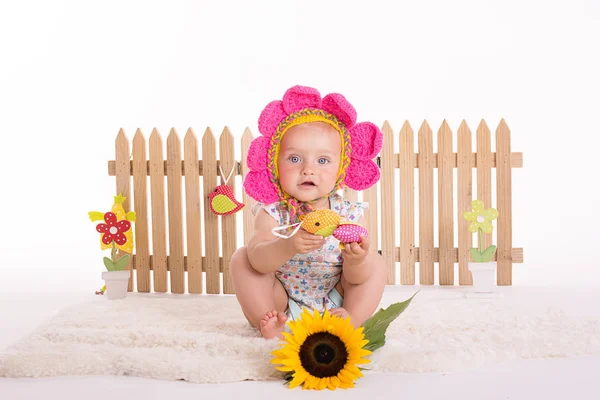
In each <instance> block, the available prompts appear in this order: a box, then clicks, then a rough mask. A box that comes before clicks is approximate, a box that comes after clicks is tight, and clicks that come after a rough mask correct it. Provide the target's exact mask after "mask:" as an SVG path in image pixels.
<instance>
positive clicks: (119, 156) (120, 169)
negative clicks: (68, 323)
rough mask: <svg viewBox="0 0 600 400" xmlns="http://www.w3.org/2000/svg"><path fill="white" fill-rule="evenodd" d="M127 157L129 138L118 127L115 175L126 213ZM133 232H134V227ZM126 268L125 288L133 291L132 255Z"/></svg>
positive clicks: (128, 190)
mask: <svg viewBox="0 0 600 400" xmlns="http://www.w3.org/2000/svg"><path fill="white" fill-rule="evenodd" d="M129 158H130V155H129V140H128V139H127V136H125V131H124V130H123V129H119V134H118V135H117V139H116V140H115V162H116V172H115V175H116V181H117V182H116V183H117V194H119V193H120V194H122V195H123V196H124V197H125V201H123V209H124V210H125V212H126V213H127V212H129V211H131V201H130V197H131V189H130V188H129V186H130V182H131V166H130V163H129ZM133 232H134V234H135V232H136V231H135V227H134V231H133ZM125 254H127V253H125V252H124V251H121V250H119V251H118V252H117V258H119V259H120V258H121V257H122V256H124V255H125ZM126 269H128V270H129V271H130V274H131V275H130V276H129V281H128V283H127V290H128V291H129V292H131V291H133V257H131V258H130V259H129V262H128V263H127V267H126Z"/></svg>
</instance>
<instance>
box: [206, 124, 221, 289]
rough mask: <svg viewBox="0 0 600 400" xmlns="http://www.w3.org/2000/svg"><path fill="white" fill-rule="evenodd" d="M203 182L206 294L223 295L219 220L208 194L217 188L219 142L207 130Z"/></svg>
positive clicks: (208, 129)
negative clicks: (213, 210) (211, 206)
mask: <svg viewBox="0 0 600 400" xmlns="http://www.w3.org/2000/svg"><path fill="white" fill-rule="evenodd" d="M202 181H203V186H204V194H203V196H204V242H205V243H204V253H205V257H206V293H208V294H219V293H221V285H220V282H219V281H220V279H219V278H220V272H221V265H220V264H221V260H220V259H219V219H218V218H217V217H218V216H217V215H216V214H214V213H213V212H212V211H211V210H210V205H209V201H208V197H207V196H208V193H210V192H211V191H212V190H214V189H215V187H216V186H217V142H216V141H215V137H214V135H213V133H212V131H211V130H210V128H207V129H206V131H205V132H204V136H202Z"/></svg>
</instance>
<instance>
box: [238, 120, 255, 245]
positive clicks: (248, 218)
mask: <svg viewBox="0 0 600 400" xmlns="http://www.w3.org/2000/svg"><path fill="white" fill-rule="evenodd" d="M252 139H254V136H253V135H252V132H250V129H249V128H246V129H245V130H244V134H243V135H242V142H241V145H242V162H241V166H242V177H244V176H246V174H247V173H248V163H247V162H246V154H248V149H249V148H250V142H252ZM242 181H243V179H242ZM242 199H243V203H244V204H245V206H244V208H243V209H242V214H243V225H244V246H246V245H248V241H249V240H250V238H251V237H252V234H253V233H254V216H253V215H252V207H253V206H254V204H256V201H255V200H254V199H253V198H251V197H250V196H248V194H247V193H246V191H245V190H242Z"/></svg>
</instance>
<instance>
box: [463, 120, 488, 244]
mask: <svg viewBox="0 0 600 400" xmlns="http://www.w3.org/2000/svg"><path fill="white" fill-rule="evenodd" d="M476 159H477V198H478V199H479V200H481V201H483V204H484V205H485V208H490V207H492V145H491V140H490V129H489V128H488V126H487V124H486V123H485V121H484V120H483V119H482V120H481V123H480V124H479V127H478V128H477V157H476ZM467 211H468V210H467ZM478 236H479V235H478ZM482 239H483V240H482V241H481V243H479V238H477V242H478V245H479V246H480V247H481V249H487V248H488V246H489V245H490V244H491V243H492V235H482Z"/></svg>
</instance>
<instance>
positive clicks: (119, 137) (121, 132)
mask: <svg viewBox="0 0 600 400" xmlns="http://www.w3.org/2000/svg"><path fill="white" fill-rule="evenodd" d="M116 140H117V142H122V141H123V140H127V135H126V134H125V131H124V130H123V128H119V133H118V134H117V139H116Z"/></svg>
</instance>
